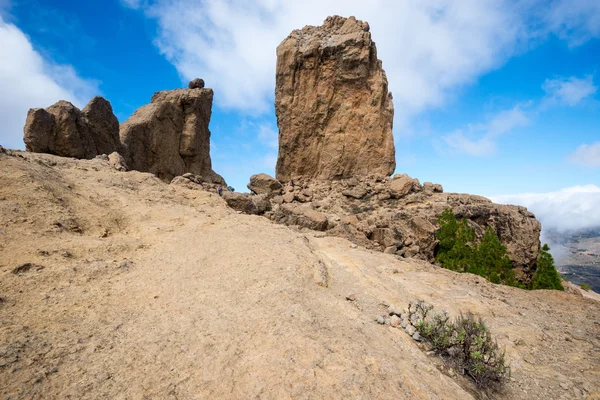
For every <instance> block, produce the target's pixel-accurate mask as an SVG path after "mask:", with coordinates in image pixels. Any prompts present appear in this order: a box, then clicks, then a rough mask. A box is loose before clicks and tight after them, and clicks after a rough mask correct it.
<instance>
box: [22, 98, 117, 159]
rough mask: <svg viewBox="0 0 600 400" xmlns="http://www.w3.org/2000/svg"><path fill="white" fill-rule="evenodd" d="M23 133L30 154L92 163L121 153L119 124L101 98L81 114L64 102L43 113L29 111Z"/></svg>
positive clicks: (38, 109)
mask: <svg viewBox="0 0 600 400" xmlns="http://www.w3.org/2000/svg"><path fill="white" fill-rule="evenodd" d="M23 133H24V136H23V141H24V142H25V148H26V150H27V151H31V152H34V153H49V154H54V155H57V156H62V157H74V158H80V159H92V158H94V157H96V156H97V155H100V154H110V153H112V152H114V151H121V152H122V151H123V149H122V147H121V144H120V141H119V122H118V120H117V118H116V117H115V115H114V114H113V111H112V107H111V105H110V103H109V102H108V101H107V100H105V99H103V98H102V97H94V98H93V99H92V100H91V101H90V102H89V103H88V105H86V106H85V108H84V109H83V111H81V110H79V109H78V108H77V107H75V106H74V105H73V104H71V103H69V102H68V101H64V100H61V101H59V102H57V103H56V104H54V105H52V106H50V107H48V108H46V109H43V108H33V109H30V110H29V112H28V113H27V120H26V121H25V127H24V128H23Z"/></svg>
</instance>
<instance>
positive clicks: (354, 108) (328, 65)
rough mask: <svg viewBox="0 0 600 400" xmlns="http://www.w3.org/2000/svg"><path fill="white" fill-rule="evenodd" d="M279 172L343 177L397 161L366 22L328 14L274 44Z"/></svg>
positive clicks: (384, 88)
mask: <svg viewBox="0 0 600 400" xmlns="http://www.w3.org/2000/svg"><path fill="white" fill-rule="evenodd" d="M275 111H276V113H277V123H278V126H279V157H278V160H277V179H279V180H280V181H283V182H287V181H289V180H290V179H292V178H293V179H296V178H298V177H308V178H318V179H327V180H330V179H342V178H349V177H352V176H363V175H368V174H378V175H384V176H389V175H391V174H392V172H393V171H394V169H395V165H396V162H395V150H394V141H393V137H392V120H393V115H394V108H393V104H392V95H391V93H389V92H388V83H387V78H386V75H385V72H384V71H383V68H382V63H381V61H380V60H378V59H377V49H376V47H375V43H374V42H373V41H372V39H371V33H370V32H369V25H368V24H367V23H366V22H362V21H358V20H356V19H355V18H354V17H350V18H343V17H339V16H334V17H328V18H327V19H326V20H325V22H324V24H323V25H322V26H319V27H314V26H306V27H304V28H303V29H301V30H295V31H293V32H292V33H291V34H290V35H289V36H288V37H287V38H286V39H285V40H284V41H283V42H282V43H281V44H280V45H279V46H278V47H277V74H276V88H275Z"/></svg>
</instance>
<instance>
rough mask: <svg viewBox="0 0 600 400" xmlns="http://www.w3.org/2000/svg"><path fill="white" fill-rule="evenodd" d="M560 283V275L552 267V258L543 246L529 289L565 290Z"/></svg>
mask: <svg viewBox="0 0 600 400" xmlns="http://www.w3.org/2000/svg"><path fill="white" fill-rule="evenodd" d="M560 281H561V279H560V275H559V274H558V271H557V270H556V267H555V266H554V258H552V255H551V254H550V247H549V246H548V245H547V244H545V245H544V246H542V249H541V250H540V255H539V257H538V261H537V268H536V270H535V273H534V274H533V278H532V280H531V288H532V289H554V290H565V289H564V288H563V286H562V284H561V283H560Z"/></svg>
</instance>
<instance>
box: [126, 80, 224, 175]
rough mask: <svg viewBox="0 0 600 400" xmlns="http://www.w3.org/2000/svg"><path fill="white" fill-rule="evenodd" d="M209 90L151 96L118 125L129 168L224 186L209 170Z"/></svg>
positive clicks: (211, 97)
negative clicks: (190, 176) (197, 177)
mask: <svg viewBox="0 0 600 400" xmlns="http://www.w3.org/2000/svg"><path fill="white" fill-rule="evenodd" d="M212 100H213V91H212V89H199V88H198V89H176V90H170V91H162V92H158V93H156V94H154V96H153V97H152V100H151V102H150V104H148V105H145V106H143V107H141V108H139V109H138V110H137V111H136V112H135V113H134V114H133V115H132V116H131V117H130V118H129V119H128V120H127V121H125V122H124V123H123V124H121V130H120V136H121V141H122V143H123V144H124V145H125V146H126V147H127V150H128V154H129V159H128V165H129V167H130V168H131V169H135V170H137V171H145V172H151V173H153V174H155V175H157V176H158V177H159V178H161V179H165V180H171V179H172V178H173V177H175V176H180V175H183V174H184V173H186V172H189V173H193V174H196V175H201V176H202V177H203V179H204V181H207V182H212V183H221V184H225V182H224V180H223V178H222V177H221V176H219V175H218V174H216V173H215V172H214V171H213V170H212V164H211V159H210V131H209V130H208V124H209V122H210V116H211V109H212Z"/></svg>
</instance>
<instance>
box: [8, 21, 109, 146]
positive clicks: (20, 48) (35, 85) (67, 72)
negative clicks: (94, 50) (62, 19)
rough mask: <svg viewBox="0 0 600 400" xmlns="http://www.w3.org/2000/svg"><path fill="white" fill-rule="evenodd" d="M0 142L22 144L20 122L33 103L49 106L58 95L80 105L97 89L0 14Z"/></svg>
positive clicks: (11, 144) (58, 97) (22, 121)
mask: <svg viewBox="0 0 600 400" xmlns="http://www.w3.org/2000/svg"><path fill="white" fill-rule="evenodd" d="M0 43H2V48H1V49H0V54H1V55H2V59H3V60H5V61H3V62H0V93H2V95H1V96H0V120H1V121H2V129H1V130H0V145H2V146H4V147H7V148H19V149H23V148H24V146H25V145H24V143H23V126H24V125H25V119H26V117H27V111H28V110H29V108H32V107H48V106H50V105H52V104H54V103H55V102H56V101H58V100H59V99H64V100H68V101H71V102H72V103H73V104H75V105H77V106H79V107H81V106H83V105H84V104H85V102H87V100H89V99H90V98H91V97H92V96H93V95H94V94H96V93H97V91H98V89H97V85H98V83H97V82H94V81H90V80H85V79H82V78H81V77H79V76H78V75H77V73H76V71H75V70H74V69H73V67H72V66H70V65H59V64H55V63H53V62H52V61H51V60H47V59H44V58H43V57H42V56H41V55H40V54H39V53H38V52H37V51H36V50H35V49H34V48H33V46H32V44H31V42H30V40H29V38H28V37H27V36H26V35H25V34H24V33H23V32H22V31H21V30H20V29H19V28H17V27H16V26H15V25H13V24H9V23H6V22H5V21H4V20H3V19H2V17H1V16H0Z"/></svg>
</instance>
